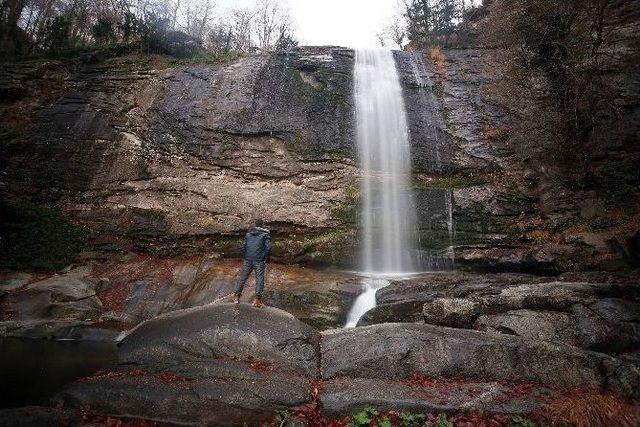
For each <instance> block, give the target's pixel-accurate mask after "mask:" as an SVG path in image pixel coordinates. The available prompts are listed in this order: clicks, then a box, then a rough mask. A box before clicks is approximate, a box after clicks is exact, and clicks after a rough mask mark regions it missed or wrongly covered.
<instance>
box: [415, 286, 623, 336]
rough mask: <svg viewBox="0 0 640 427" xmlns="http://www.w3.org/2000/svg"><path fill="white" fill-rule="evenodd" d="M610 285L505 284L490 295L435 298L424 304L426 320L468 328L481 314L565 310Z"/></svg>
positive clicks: (592, 299)
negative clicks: (520, 310) (524, 310)
mask: <svg viewBox="0 0 640 427" xmlns="http://www.w3.org/2000/svg"><path fill="white" fill-rule="evenodd" d="M612 289H613V285H611V284H606V283H602V284H598V283H585V282H575V283H572V282H544V283H527V284H521V285H516V286H508V287H505V288H503V289H502V290H500V292H499V293H496V294H492V295H482V294H480V295H477V294H476V295H470V296H469V297H466V298H437V299H434V300H433V301H431V302H427V303H426V304H425V305H424V307H423V314H424V319H425V322H427V323H431V324H435V325H442V326H453V327H463V328H470V327H472V325H473V323H474V322H475V320H476V318H477V317H478V316H479V315H480V314H497V313H502V312H505V311H509V310H519V309H530V310H554V311H562V310H567V309H569V307H571V306H572V305H574V304H582V303H584V304H589V303H592V302H595V301H596V300H597V299H598V298H599V297H600V296H602V295H606V294H607V293H609V292H611V291H612Z"/></svg>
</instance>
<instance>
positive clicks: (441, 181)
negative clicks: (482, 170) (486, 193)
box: [414, 173, 486, 189]
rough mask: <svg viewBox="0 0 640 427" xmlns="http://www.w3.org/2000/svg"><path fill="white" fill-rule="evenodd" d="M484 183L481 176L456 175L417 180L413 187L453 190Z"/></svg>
mask: <svg viewBox="0 0 640 427" xmlns="http://www.w3.org/2000/svg"><path fill="white" fill-rule="evenodd" d="M484 183H486V180H485V179H484V178H483V177H482V176H479V175H472V174H462V173H458V174H453V175H442V176H436V177H429V178H426V179H419V180H417V181H416V182H415V184H414V187H416V188H445V189H454V188H466V187H473V186H476V185H482V184H484Z"/></svg>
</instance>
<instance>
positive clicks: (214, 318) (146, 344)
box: [119, 304, 320, 375]
mask: <svg viewBox="0 0 640 427" xmlns="http://www.w3.org/2000/svg"><path fill="white" fill-rule="evenodd" d="M319 340H320V335H319V334H318V332H317V331H316V330H315V329H313V328H312V327H310V326H308V325H305V324H304V323H302V322H300V321H299V320H297V319H296V318H295V317H293V316H292V315H291V314H289V313H286V312H284V311H282V310H278V309H276V308H271V307H264V308H262V309H257V308H254V307H251V306H249V305H248V304H240V305H234V304H214V305H208V306H204V307H197V308H192V309H185V310H179V311H174V312H171V313H167V314H164V315H161V316H159V317H156V318H154V319H152V320H148V321H146V322H143V323H141V324H140V325H139V326H138V327H136V328H135V329H134V330H133V331H131V332H130V333H129V334H128V335H127V336H126V337H125V338H124V339H123V340H122V341H121V343H120V344H119V347H120V351H119V359H120V362H121V363H134V364H153V365H165V364H169V365H171V364H174V363H176V362H179V361H190V360H194V359H211V358H215V357H237V358H246V357H248V356H253V357H256V358H258V359H259V360H261V361H265V362H267V363H273V364H277V365H278V366H281V367H287V368H289V369H291V370H299V371H302V372H305V373H307V374H309V375H315V374H316V373H317V371H318V363H319V362H318V356H319V355H318V348H317V346H318V342H319Z"/></svg>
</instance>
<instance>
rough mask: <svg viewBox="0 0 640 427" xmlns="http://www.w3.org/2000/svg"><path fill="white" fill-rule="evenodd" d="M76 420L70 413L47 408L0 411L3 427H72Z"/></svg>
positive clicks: (37, 407)
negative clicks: (70, 426)
mask: <svg viewBox="0 0 640 427" xmlns="http://www.w3.org/2000/svg"><path fill="white" fill-rule="evenodd" d="M76 419H77V417H76V416H75V414H74V413H73V412H72V411H69V410H67V409H61V408H52V407H49V406H23V407H20V408H7V409H0V421H1V422H2V425H3V426H4V427H58V426H67V425H72V421H75V420H76Z"/></svg>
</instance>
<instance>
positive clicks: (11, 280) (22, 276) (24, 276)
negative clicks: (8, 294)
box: [0, 272, 33, 292]
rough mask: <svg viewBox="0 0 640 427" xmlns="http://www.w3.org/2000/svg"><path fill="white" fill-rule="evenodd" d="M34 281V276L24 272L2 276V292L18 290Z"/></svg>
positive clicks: (0, 289)
mask: <svg viewBox="0 0 640 427" xmlns="http://www.w3.org/2000/svg"><path fill="white" fill-rule="evenodd" d="M32 279H33V275H31V274H29V273H24V272H11V273H8V274H3V275H2V276H0V292H2V291H11V290H14V289H18V288H20V287H22V286H24V285H26V284H27V283H29V282H30V281H31V280H32Z"/></svg>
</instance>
